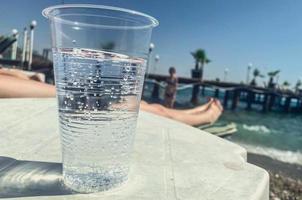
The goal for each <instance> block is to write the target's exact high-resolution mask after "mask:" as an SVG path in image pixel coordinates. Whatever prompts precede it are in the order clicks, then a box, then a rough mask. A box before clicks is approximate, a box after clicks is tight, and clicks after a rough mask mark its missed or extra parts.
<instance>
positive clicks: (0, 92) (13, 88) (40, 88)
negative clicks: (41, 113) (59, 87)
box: [0, 75, 56, 98]
mask: <svg viewBox="0 0 302 200" xmlns="http://www.w3.org/2000/svg"><path fill="white" fill-rule="evenodd" d="M55 95H56V90H55V87H54V86H53V85H49V84H45V83H40V82H37V81H32V80H24V79H20V78H16V77H13V76H8V75H0V98H19V97H55Z"/></svg>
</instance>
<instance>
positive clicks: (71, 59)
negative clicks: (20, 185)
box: [53, 48, 145, 192]
mask: <svg viewBox="0 0 302 200" xmlns="http://www.w3.org/2000/svg"><path fill="white" fill-rule="evenodd" d="M53 54H54V67H55V76H56V77H55V78H56V87H57V96H58V105H59V124H60V132H61V139H62V151H63V153H62V155H63V163H64V164H63V176H64V181H65V184H66V185H67V186H69V187H70V188H72V189H74V190H76V191H80V192H94V191H102V190H106V189H109V188H112V187H113V186H115V185H119V184H121V183H122V182H124V181H125V180H126V179H127V174H128V170H129V156H130V152H131V151H132V147H133V141H134V136H135V128H136V120H137V115H138V108H139V106H138V104H139V100H140V98H141V97H140V95H141V90H142V85H143V78H144V77H143V76H144V70H145V60H144V59H141V58H133V57H130V56H127V55H123V54H117V53H112V52H105V51H97V50H91V49H83V48H54V49H53Z"/></svg>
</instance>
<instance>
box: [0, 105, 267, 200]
mask: <svg viewBox="0 0 302 200" xmlns="http://www.w3.org/2000/svg"><path fill="white" fill-rule="evenodd" d="M246 156H247V153H246V150H245V149H244V148H242V147H240V146H238V145H236V144H233V143H231V142H228V141H226V140H224V139H221V138H218V137H216V136H213V135H211V134H208V133H206V132H203V131H200V130H199V129H196V128H193V127H191V126H187V125H185V124H182V123H178V122H175V121H173V120H169V119H166V118H163V117H159V116H156V115H153V114H150V113H146V112H140V115H139V119H138V127H137V134H136V141H135V151H134V155H133V162H132V163H133V165H132V169H131V172H130V177H129V180H128V182H127V183H126V184H124V185H123V186H121V187H120V188H117V189H114V190H111V191H107V192H102V193H94V194H73V193H71V192H70V191H68V190H67V189H64V186H62V176H61V169H62V166H61V152H60V140H59V133H58V123H57V109H56V101H55V99H0V198H5V197H7V198H10V199H20V198H25V197H26V199H53V200H56V199H66V200H69V199H72V200H77V199H79V200H85V199H101V200H107V199H129V200H130V199H131V200H136V199H140V200H141V199H148V200H149V199H150V200H151V199H152V200H159V199H167V200H172V199H192V200H193V199H206V200H268V198H269V197H268V196H269V176H268V173H267V172H266V171H265V170H263V169H261V168H259V167H257V166H255V165H252V164H249V163H247V162H246Z"/></svg>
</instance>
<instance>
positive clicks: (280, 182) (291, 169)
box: [248, 153, 302, 200]
mask: <svg viewBox="0 0 302 200" xmlns="http://www.w3.org/2000/svg"><path fill="white" fill-rule="evenodd" d="M248 162H249V163H252V164H255V165H257V166H259V167H262V168H264V169H266V170H267V171H268V172H269V174H270V199H271V200H302V165H295V164H289V163H284V162H280V161H277V160H274V159H271V158H269V157H267V156H262V155H257V154H251V153H249V154H248Z"/></svg>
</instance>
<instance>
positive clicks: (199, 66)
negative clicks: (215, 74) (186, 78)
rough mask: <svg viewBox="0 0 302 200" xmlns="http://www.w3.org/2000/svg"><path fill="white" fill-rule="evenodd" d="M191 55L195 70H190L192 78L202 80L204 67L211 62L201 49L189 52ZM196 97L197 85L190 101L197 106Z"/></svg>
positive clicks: (197, 92)
mask: <svg viewBox="0 0 302 200" xmlns="http://www.w3.org/2000/svg"><path fill="white" fill-rule="evenodd" d="M191 55H192V56H193V58H194V59H195V69H192V78H198V79H200V80H202V78H203V69H204V66H205V64H208V63H209V62H211V60H210V59H209V58H208V57H207V54H206V52H205V50H203V49H197V50H196V51H194V52H191ZM198 96H199V85H194V87H193V90H192V99H191V102H192V103H193V104H198Z"/></svg>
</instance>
